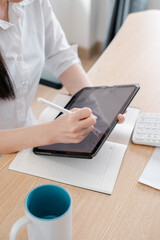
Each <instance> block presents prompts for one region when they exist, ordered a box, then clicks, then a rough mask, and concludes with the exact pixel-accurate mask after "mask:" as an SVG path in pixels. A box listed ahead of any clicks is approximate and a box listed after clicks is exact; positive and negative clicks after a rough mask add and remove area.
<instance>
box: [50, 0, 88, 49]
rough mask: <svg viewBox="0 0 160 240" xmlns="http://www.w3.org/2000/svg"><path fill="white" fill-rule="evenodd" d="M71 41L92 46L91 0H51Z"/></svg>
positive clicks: (86, 46) (84, 45)
mask: <svg viewBox="0 0 160 240" xmlns="http://www.w3.org/2000/svg"><path fill="white" fill-rule="evenodd" d="M50 2H51V5H52V7H53V10H54V13H55V15H56V16H57V18H58V20H59V21H60V23H61V26H62V28H63V30H64V32H65V34H66V36H67V39H68V41H69V42H70V43H78V44H79V45H80V46H82V47H84V48H89V47H90V13H91V0H50Z"/></svg>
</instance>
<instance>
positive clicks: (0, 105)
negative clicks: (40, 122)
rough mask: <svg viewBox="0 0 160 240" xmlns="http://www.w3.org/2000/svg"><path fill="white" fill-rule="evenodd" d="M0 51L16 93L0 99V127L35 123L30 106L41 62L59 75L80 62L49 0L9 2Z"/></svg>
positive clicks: (1, 26) (0, 22) (0, 30)
mask: <svg viewBox="0 0 160 240" xmlns="http://www.w3.org/2000/svg"><path fill="white" fill-rule="evenodd" d="M0 51H1V53H2V56H3V58H4V60H5V63H6V65H7V68H8V70H9V74H10V76H11V80H12V81H13V86H14V89H15V93H16V99H15V100H12V101H1V102H0V129H11V128H17V127H23V126H28V125H32V124H34V123H35V118H34V116H33V113H32V111H31V108H30V106H31V103H32V101H33V98H34V96H35V93H36V90H37V86H38V83H39V80H40V76H41V73H42V69H43V66H44V63H45V64H46V65H47V66H48V67H49V69H50V70H51V72H52V73H53V74H54V75H55V76H56V77H59V76H60V75H61V74H62V73H63V72H64V71H65V70H67V69H68V68H69V67H70V66H72V65H73V64H76V63H79V62H80V60H79V58H78V56H77V47H76V46H70V45H69V44H68V42H67V40H66V38H65V35H64V32H63V31H62V29H61V27H60V24H59V22H58V20H57V19H56V17H55V15H54V13H53V11H52V7H51V5H50V3H49V0H24V1H23V2H21V3H9V22H5V21H3V20H0Z"/></svg>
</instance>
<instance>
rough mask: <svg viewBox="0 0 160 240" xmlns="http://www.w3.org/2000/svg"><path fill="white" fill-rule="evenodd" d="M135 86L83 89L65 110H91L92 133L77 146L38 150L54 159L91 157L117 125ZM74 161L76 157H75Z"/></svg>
mask: <svg viewBox="0 0 160 240" xmlns="http://www.w3.org/2000/svg"><path fill="white" fill-rule="evenodd" d="M138 89H139V86H137V85H118V86H112V87H89V88H84V89H82V90H81V91H80V92H78V93H77V94H76V95H75V96H73V97H72V99H71V101H70V102H69V103H68V104H67V105H66V108H67V109H72V108H83V107H89V108H91V110H92V112H93V114H94V115H95V116H97V122H96V124H95V129H94V130H93V131H92V132H91V133H89V135H88V136H87V137H86V138H85V139H84V140H83V141H82V142H80V143H72V144H62V143H60V144H52V145H48V146H42V147H38V149H39V150H42V151H45V152H46V151H49V152H51V153H53V154H55V155H57V154H58V153H59V154H62V155H63V153H64V154H66V155H72V154H73V155H79V157H81V155H86V156H87V155H88V156H89V155H93V154H94V153H95V152H96V151H97V149H98V148H100V146H101V145H102V143H103V142H104V140H106V138H107V137H108V136H109V134H110V132H111V131H112V129H113V127H114V126H115V125H116V123H117V115H118V114H119V113H123V112H124V111H125V109H126V108H127V106H128V105H129V103H130V102H131V100H132V99H133V97H134V95H135V94H136V92H137V91H138ZM75 157H76V156H75Z"/></svg>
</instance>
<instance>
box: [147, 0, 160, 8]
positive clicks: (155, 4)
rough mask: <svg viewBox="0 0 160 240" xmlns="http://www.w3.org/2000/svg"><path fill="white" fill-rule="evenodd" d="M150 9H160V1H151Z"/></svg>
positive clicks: (149, 2) (149, 3)
mask: <svg viewBox="0 0 160 240" xmlns="http://www.w3.org/2000/svg"><path fill="white" fill-rule="evenodd" d="M148 9H160V0H149V1H148Z"/></svg>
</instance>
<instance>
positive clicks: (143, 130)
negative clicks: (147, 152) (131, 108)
mask: <svg viewBox="0 0 160 240" xmlns="http://www.w3.org/2000/svg"><path fill="white" fill-rule="evenodd" d="M132 141H133V142H134V143H136V144H143V145H150V146H157V147H160V113H140V114H139V116H138V119H137V122H136V125H135V128H134V132H133V135H132Z"/></svg>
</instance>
